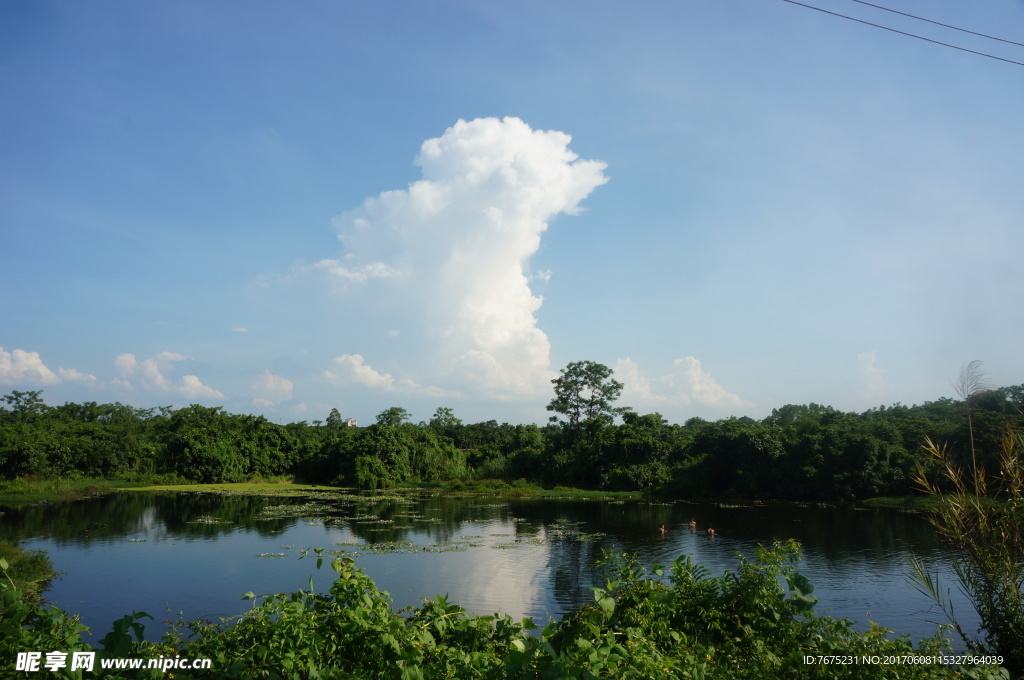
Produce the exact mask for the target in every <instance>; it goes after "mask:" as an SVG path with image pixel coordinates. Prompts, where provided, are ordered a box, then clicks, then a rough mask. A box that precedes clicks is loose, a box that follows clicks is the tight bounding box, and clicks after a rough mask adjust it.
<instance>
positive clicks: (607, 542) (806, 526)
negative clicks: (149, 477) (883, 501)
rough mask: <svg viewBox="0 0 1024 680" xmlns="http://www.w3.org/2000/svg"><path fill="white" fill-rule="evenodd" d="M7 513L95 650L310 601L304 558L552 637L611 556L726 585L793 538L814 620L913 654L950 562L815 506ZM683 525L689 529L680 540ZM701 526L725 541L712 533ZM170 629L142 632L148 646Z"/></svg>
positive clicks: (866, 516)
mask: <svg viewBox="0 0 1024 680" xmlns="http://www.w3.org/2000/svg"><path fill="white" fill-rule="evenodd" d="M5 512H6V516H5V517H4V520H5V521H4V522H3V524H2V525H0V538H3V539H5V540H22V541H26V544H27V547H30V548H42V549H46V550H49V551H50V555H51V558H52V559H53V561H54V563H55V565H56V567H57V568H58V569H59V570H62V571H64V572H66V573H65V575H64V576H63V577H61V578H60V579H58V580H56V581H55V582H54V583H53V585H52V588H51V590H50V591H49V592H48V594H47V595H48V598H49V599H50V600H51V601H52V602H53V603H54V604H57V605H58V606H61V607H63V608H65V609H67V610H69V611H73V612H79V613H81V614H82V616H83V620H84V622H85V623H86V624H87V625H89V626H91V627H92V628H93V630H94V631H95V632H96V633H98V634H99V635H102V634H103V633H105V632H106V631H107V630H108V629H109V624H110V622H111V621H112V620H114V619H115V618H118V617H119V616H121V615H123V614H125V613H128V612H131V611H148V612H149V613H151V614H153V615H154V616H155V617H156V618H157V619H166V618H170V616H169V614H168V611H170V612H178V611H184V613H185V615H186V616H187V617H190V618H199V617H202V618H215V617H219V616H231V615H237V614H239V613H241V612H242V611H244V609H245V608H246V607H247V605H246V604H245V603H243V602H241V601H240V596H241V593H243V592H246V591H249V590H252V591H255V592H260V593H271V592H287V591H292V590H295V589H297V588H300V587H305V584H306V582H307V580H308V578H309V575H310V573H312V572H313V571H314V565H313V564H312V563H311V562H310V561H309V560H304V561H299V560H298V559H297V558H298V557H299V554H300V551H301V550H302V549H303V548H309V547H323V548H325V550H327V551H329V552H335V554H340V553H341V552H345V553H347V554H351V555H357V556H358V557H357V559H358V560H359V563H360V565H361V566H362V567H363V568H364V569H365V570H366V571H367V573H368V574H369V575H370V576H371V577H373V578H374V579H375V580H376V581H377V583H378V585H379V586H380V587H381V588H382V589H384V590H387V591H389V592H391V594H392V596H393V597H394V600H395V604H396V606H398V607H402V606H408V605H416V604H418V603H419V601H420V598H421V597H424V596H428V597H432V596H433V595H435V594H448V595H449V596H450V599H451V601H454V602H461V603H462V604H463V606H465V607H466V608H468V609H470V610H472V611H476V612H477V613H493V612H496V611H500V612H502V613H507V614H509V615H511V616H513V617H515V618H521V617H524V616H530V617H533V618H534V619H535V620H536V621H537V623H539V624H543V623H545V622H546V621H547V620H548V619H549V617H558V616H560V615H561V614H562V613H564V612H565V611H567V610H569V609H571V608H574V607H576V606H578V605H580V604H582V603H584V602H587V601H589V600H590V598H591V592H590V588H591V587H592V586H594V585H599V583H600V582H599V580H598V573H597V571H596V570H595V567H594V565H595V562H597V561H598V560H599V559H600V558H601V556H602V551H604V550H611V551H616V552H622V551H626V552H630V553H635V554H636V555H638V557H639V559H640V561H641V563H642V564H645V565H651V564H653V563H655V562H657V563H661V564H663V565H667V564H669V563H671V561H672V560H674V559H675V558H677V557H679V556H680V555H683V554H685V555H692V556H693V559H694V560H695V561H697V562H701V563H703V564H704V565H706V566H707V567H708V568H709V569H710V570H711V571H712V572H713V573H721V572H723V571H724V570H726V569H735V568H736V565H737V559H736V553H737V552H743V553H745V554H752V553H753V551H754V549H755V548H756V546H757V545H758V544H769V543H771V542H772V541H773V540H785V539H788V538H795V539H797V540H798V541H800V542H801V543H802V544H803V546H804V560H803V562H802V563H801V564H800V565H799V570H800V571H801V573H804V574H805V575H806V576H807V577H808V578H809V579H810V580H811V582H812V583H813V584H814V585H815V593H814V594H815V595H816V596H817V597H818V598H819V606H818V611H819V612H820V613H826V612H827V613H830V614H831V615H834V616H840V617H848V618H850V619H853V620H854V621H856V622H857V623H858V628H860V629H866V628H867V625H868V624H867V621H868V620H869V619H870V620H873V621H876V622H878V623H880V624H882V625H884V626H886V627H890V628H895V629H896V630H897V632H899V633H907V634H910V635H911V636H912V637H913V638H914V639H917V638H919V637H921V636H925V635H930V634H932V633H933V632H934V631H935V629H936V625H935V622H936V621H937V620H938V617H937V615H936V614H935V613H933V612H928V611H927V609H928V607H929V602H928V601H927V600H926V599H925V598H924V597H923V596H921V595H919V594H918V593H916V591H914V590H913V589H912V588H911V587H910V586H909V585H908V583H907V580H906V577H905V572H906V570H907V561H908V559H909V556H910V555H916V556H918V557H920V558H923V559H925V560H930V561H932V562H935V563H941V564H944V565H945V564H947V561H948V557H949V553H948V550H947V549H946V547H945V546H943V545H942V544H941V543H940V542H939V541H938V539H937V537H936V536H935V534H934V532H933V531H932V530H931V528H930V527H929V526H928V525H927V523H926V522H924V521H923V519H922V518H920V517H918V516H914V515H909V514H905V513H901V512H897V511H891V510H857V509H852V508H834V507H821V506H813V505H812V506H804V507H796V506H782V507H779V506H770V505H752V504H751V505H741V504H711V503H687V502H675V503H651V502H647V501H630V502H607V501H604V502H599V501H580V500H526V499H513V500H504V499H496V498H481V497H453V496H441V495H438V494H433V493H426V492H410V493H406V494H396V493H392V494H378V495H372V496H366V495H359V494H354V493H352V494H329V493H318V494H312V495H310V496H309V497H301V498H298V497H272V496H259V497H257V496H242V495H237V496H225V495H214V494H196V493H166V494H165V493H161V494H151V493H137V492H136V493H128V492H126V493H120V494H116V495H110V496H105V497H102V498H97V499H92V500H88V501H79V502H75V503H50V504H45V505H34V506H29V507H24V508H20V509H14V508H9V509H7V508H5ZM691 517H693V518H695V519H696V521H697V525H698V531H696V532H691V531H690V530H689V528H688V526H687V523H688V522H689V521H690V518H691ZM662 524H664V525H665V527H666V532H665V534H664V535H662V534H661V532H660V531H659V530H658V527H660V526H661V525H662ZM708 524H713V525H714V526H715V528H716V530H717V531H718V535H717V536H716V537H714V538H708V537H706V536H705V535H704V533H703V529H704V527H706V526H707V525H708ZM261 555H263V556H264V557H260V556H261ZM278 556H280V557H278ZM942 571H943V577H942V578H943V580H944V583H945V584H946V585H947V587H949V588H950V589H951V591H952V593H951V594H952V595H953V598H954V606H955V607H956V609H957V611H958V612H960V613H964V614H966V613H968V612H969V611H970V607H969V604H968V603H967V602H966V601H965V600H964V599H963V598H962V596H959V593H957V592H956V590H957V589H956V588H955V586H954V583H955V582H954V581H953V579H952V577H951V574H950V573H949V569H948V566H943V567H942ZM332 575H333V572H331V571H330V570H324V571H322V572H320V573H317V574H316V575H315V579H314V582H315V584H316V587H317V588H318V589H322V590H326V589H327V588H329V586H330V581H331V576H332ZM869 612H870V614H869ZM967 624H968V625H967V626H965V629H968V630H970V629H973V628H974V627H976V623H975V622H974V621H967ZM164 629H165V626H164V625H163V624H161V623H157V624H153V623H150V624H149V626H148V627H147V636H148V637H149V638H150V639H155V638H156V637H158V636H159V634H161V633H162V631H163V630H164Z"/></svg>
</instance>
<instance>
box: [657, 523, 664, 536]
mask: <svg viewBox="0 0 1024 680" xmlns="http://www.w3.org/2000/svg"><path fill="white" fill-rule="evenodd" d="M658 531H660V532H661V535H662V536H664V535H665V525H664V524H662V525H661V527H659V528H658Z"/></svg>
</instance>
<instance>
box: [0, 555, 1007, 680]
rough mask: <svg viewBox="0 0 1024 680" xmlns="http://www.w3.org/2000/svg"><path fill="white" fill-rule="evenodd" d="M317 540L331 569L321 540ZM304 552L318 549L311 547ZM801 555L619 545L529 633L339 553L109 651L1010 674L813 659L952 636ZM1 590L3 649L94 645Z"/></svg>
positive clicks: (700, 674)
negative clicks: (248, 604) (852, 613)
mask: <svg viewBox="0 0 1024 680" xmlns="http://www.w3.org/2000/svg"><path fill="white" fill-rule="evenodd" d="M312 550H313V553H314V555H315V556H316V559H317V568H320V567H321V566H322V565H323V562H324V561H325V559H326V558H325V557H323V552H324V551H323V550H322V549H312ZM305 556H310V557H312V556H313V555H310V554H309V550H304V551H303V557H305ZM798 557H799V548H798V546H797V544H796V543H795V542H792V541H790V542H788V543H776V544H775V545H774V546H773V547H771V548H761V549H759V550H758V551H757V554H756V555H755V556H754V558H753V559H747V558H744V557H742V556H741V557H740V564H739V567H738V568H737V570H736V571H735V572H727V573H725V574H723V575H721V576H717V577H716V576H712V575H711V574H710V573H709V572H708V571H707V570H706V569H705V568H704V567H702V566H700V565H695V564H693V563H692V561H691V560H690V559H689V558H688V557H682V558H680V559H678V560H676V561H675V562H674V563H673V564H672V565H671V567H669V568H668V569H663V568H662V567H660V566H657V565H655V566H653V567H652V569H651V570H650V571H648V570H647V569H645V568H643V567H641V566H640V565H639V563H638V562H637V560H636V559H635V558H633V557H630V556H628V555H623V556H617V555H606V557H605V561H604V563H603V564H602V567H603V569H604V570H605V574H606V581H605V583H604V585H603V587H600V588H594V598H593V602H592V603H590V604H588V605H585V606H583V607H581V608H579V609H578V610H576V611H574V612H572V613H570V614H567V615H566V616H565V617H564V618H563V619H562V620H561V621H555V622H552V623H550V624H549V625H547V626H546V627H545V628H544V630H543V631H540V633H539V635H538V634H532V633H531V631H535V627H534V625H533V623H532V621H530V620H529V619H524V620H523V621H521V622H516V621H513V620H512V619H511V618H510V617H508V616H500V615H497V614H495V615H493V616H475V615H471V614H468V613H467V612H466V611H465V610H464V609H463V608H462V607H461V606H459V605H456V604H453V603H450V602H448V600H447V598H446V597H445V596H437V597H434V598H433V599H425V600H424V601H423V604H422V605H421V606H420V607H418V608H408V609H405V610H401V611H398V612H396V611H394V610H393V608H392V606H391V599H390V597H389V595H388V594H387V593H386V592H384V591H381V590H379V589H378V588H377V587H376V585H375V584H374V582H373V581H372V580H371V579H370V578H369V577H368V576H367V575H366V574H365V573H363V571H362V570H361V569H359V568H358V567H357V566H356V563H355V561H354V560H352V559H351V558H335V559H333V560H332V561H331V563H330V566H331V568H332V569H333V570H334V571H335V573H336V579H335V580H334V582H333V584H332V585H331V587H330V589H329V590H328V591H327V592H323V593H317V592H315V591H314V588H313V581H312V578H311V579H310V581H309V588H308V590H299V591H297V592H294V593H290V594H277V595H265V596H256V595H254V594H253V593H247V594H246V596H245V597H246V598H247V599H250V600H252V601H253V609H252V610H251V611H250V612H248V613H247V614H245V615H243V616H241V617H237V618H236V619H234V620H230V621H224V622H221V623H219V624H218V623H213V622H209V621H188V622H182V624H181V627H179V628H178V630H177V631H175V632H172V633H170V634H168V635H167V636H165V638H164V640H163V641H161V642H159V643H155V644H149V643H145V642H144V641H142V638H141V634H142V623H141V618H143V617H145V615H144V614H135V615H132V616H126V617H123V618H122V619H120V620H119V621H118V622H115V625H114V630H113V631H112V632H111V633H110V634H108V635H107V636H106V637H105V638H104V639H103V640H102V643H103V645H104V647H105V649H104V650H103V651H101V652H100V654H114V653H116V654H117V655H122V656H142V657H145V658H157V657H160V656H163V657H164V658H167V657H170V656H175V655H180V656H183V657H189V658H193V659H195V658H210V659H212V668H211V669H210V670H208V671H194V672H183V671H177V670H176V671H174V677H175V678H177V679H179V680H180V679H181V678H253V679H266V680H272V679H282V680H283V679H289V680H300V679H303V680H304V679H307V678H324V679H328V678H330V679H349V678H358V679H360V680H374V679H378V678H381V679H383V678H387V679H389V680H390V679H393V678H398V679H401V680H421V679H422V680H428V679H434V678H469V679H476V678H480V679H495V680H497V679H499V678H500V679H504V678H521V679H531V680H534V679H535V680H563V679H566V680H568V679H580V680H584V679H586V680H589V679H594V678H636V679H640V678H643V679H648V678H680V679H688V680H701V679H707V678H741V679H743V678H750V679H753V678H758V679H760V678H767V679H773V678H778V679H782V678H785V679H786V680H800V679H803V678H808V679H810V678H850V679H856V680H861V679H863V680H869V679H870V680H876V679H878V678H894V679H895V678H898V679H905V678H906V679H911V678H912V679H918V678H920V679H922V680H923V679H924V678H928V679H929V680H933V679H935V678H939V679H946V678H978V679H982V678H985V679H989V680H997V679H999V680H1006V678H1008V677H1009V676H1008V674H1007V673H1006V671H1005V670H1004V669H1001V668H998V667H996V666H976V667H971V668H966V667H965V668H951V667H948V666H944V665H941V664H934V663H930V664H910V665H897V664H870V663H848V664H845V665H831V664H829V665H825V664H821V663H807V662H806V658H807V657H817V656H819V655H827V656H832V657H843V658H853V657H856V658H862V657H865V656H870V657H880V658H885V657H902V656H907V655H917V656H923V655H934V654H941V653H944V652H946V653H948V651H949V650H948V647H947V643H946V642H945V641H943V640H942V639H941V638H940V636H939V634H938V633H937V634H936V636H935V637H933V638H931V639H928V640H923V641H922V642H921V643H919V645H918V646H916V647H915V646H914V645H912V644H911V643H910V641H909V640H908V639H906V638H905V637H901V638H897V639H895V640H892V639H889V637H888V634H889V632H890V631H888V630H886V629H883V628H880V627H877V626H873V627H872V629H871V630H870V631H868V632H867V633H858V632H855V631H853V630H852V624H851V622H850V621H848V620H836V619H832V618H828V617H817V616H815V615H814V612H813V606H814V597H813V595H812V594H811V593H812V592H813V587H812V585H811V584H810V583H809V582H808V581H807V580H806V579H805V578H804V577H803V576H801V575H800V574H798V573H797V572H796V571H795V569H794V567H793V564H794V563H795V562H796V560H797V559H798ZM783 584H785V587H784V586H783ZM2 588H3V590H2V595H3V598H4V599H3V600H2V602H3V603H4V609H3V610H2V611H3V614H2V621H0V622H2V625H3V626H5V628H4V630H5V632H6V633H7V635H6V636H4V637H0V654H2V656H0V658H3V659H4V663H7V662H8V660H9V659H13V657H14V652H15V651H22V650H26V649H39V650H42V649H47V650H51V649H59V650H62V651H71V650H72V649H82V648H85V649H88V646H87V645H84V644H83V643H82V642H81V639H80V633H81V632H82V631H84V627H82V626H81V625H80V624H79V623H78V622H77V619H76V618H75V617H69V616H68V615H67V614H64V613H63V612H59V610H55V609H50V610H45V611H44V608H42V607H41V606H39V605H37V604H36V605H33V604H30V603H27V602H23V601H21V600H19V599H18V597H17V595H16V594H14V595H12V594H11V593H12V592H13V591H12V589H11V586H10V585H9V584H4V585H3V586H2ZM19 603H21V604H19ZM22 604H23V605H24V606H22ZM132 673H134V676H133V677H136V678H138V677H150V676H148V675H145V673H150V674H151V675H152V674H153V673H156V675H155V676H154V677H158V676H159V675H160V674H159V672H156V671H141V672H140V671H132ZM59 677H70V678H74V677H79V676H76V675H71V674H68V675H64V676H59ZM93 677H108V678H116V677H120V676H116V675H106V676H104V675H102V674H101V673H98V674H96V675H94V676H93Z"/></svg>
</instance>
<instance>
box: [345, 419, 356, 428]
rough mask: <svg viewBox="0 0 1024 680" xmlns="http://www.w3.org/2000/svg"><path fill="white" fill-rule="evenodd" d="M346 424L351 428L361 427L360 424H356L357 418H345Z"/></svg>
mask: <svg viewBox="0 0 1024 680" xmlns="http://www.w3.org/2000/svg"><path fill="white" fill-rule="evenodd" d="M345 424H346V425H348V426H349V427H359V423H358V422H356V419H355V418H345Z"/></svg>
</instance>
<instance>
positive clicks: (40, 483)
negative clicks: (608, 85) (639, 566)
mask: <svg viewBox="0 0 1024 680" xmlns="http://www.w3.org/2000/svg"><path fill="white" fill-rule="evenodd" d="M400 488H403V489H408V488H415V489H423V490H427V491H438V492H441V493H451V494H474V495H475V494H481V495H494V496H502V497H509V498H577V499H580V498H593V499H614V500H630V499H639V498H645V497H646V496H645V494H643V493H640V492H637V491H598V490H593V489H577V488H572V487H565V486H556V487H554V488H552V489H546V488H544V487H542V486H540V485H538V484H534V483H532V482H527V481H526V480H518V481H515V482H512V483H509V482H504V481H502V480H497V479H481V480H453V481H448V482H420V483H412V484H405V485H403V486H402V487H400ZM115 491H184V492H191V493H233V494H252V495H274V496H301V495H304V494H309V493H311V492H317V491H319V492H323V491H342V492H344V491H352V489H351V488H344V487H334V486H325V485H323V484H305V483H302V482H300V481H297V480H296V479H295V478H294V477H293V476H290V475H286V476H281V477H275V478H272V479H253V480H250V481H248V482H238V483H231V484H192V483H188V482H186V481H185V480H182V479H180V478H178V477H176V476H174V475H163V476H157V477H151V478H144V479H139V480H117V479H101V478H80V479H33V478H28V479H15V480H10V481H3V482H0V504H7V505H24V504H29V503H40V502H55V501H74V500H79V499H83V498H92V497H94V496H100V495H103V494H108V493H113V492H115ZM690 500H697V499H690ZM760 502H762V503H772V502H773V501H760ZM779 502H783V501H779ZM789 502H792V501H789ZM936 503H937V501H936V499H934V498H931V497H927V496H902V497H878V498H867V499H864V500H861V501H856V503H855V504H856V505H860V506H863V507H869V508H892V509H895V510H904V511H907V512H928V511H930V510H933V509H934V508H935V506H936Z"/></svg>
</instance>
